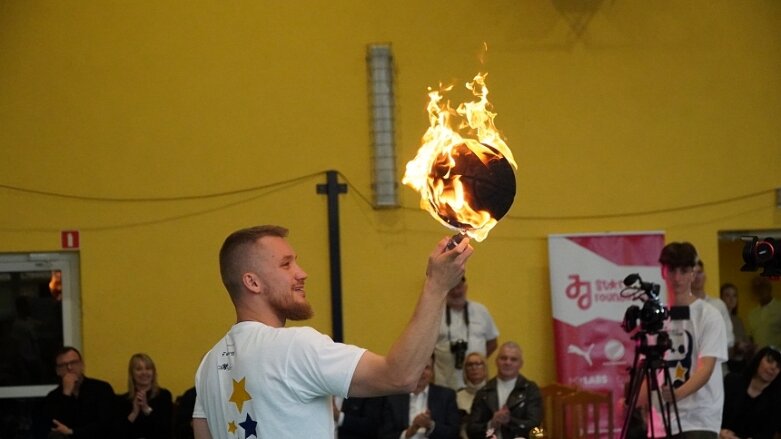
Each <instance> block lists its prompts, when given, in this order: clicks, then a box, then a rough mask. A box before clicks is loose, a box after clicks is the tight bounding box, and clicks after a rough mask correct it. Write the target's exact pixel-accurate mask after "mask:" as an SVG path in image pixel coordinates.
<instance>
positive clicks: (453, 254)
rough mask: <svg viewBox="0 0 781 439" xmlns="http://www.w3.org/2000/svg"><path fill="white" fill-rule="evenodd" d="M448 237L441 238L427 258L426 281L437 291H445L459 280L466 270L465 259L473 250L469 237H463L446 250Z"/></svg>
mask: <svg viewBox="0 0 781 439" xmlns="http://www.w3.org/2000/svg"><path fill="white" fill-rule="evenodd" d="M449 240H450V238H443V239H442V240H441V241H439V243H438V244H437V247H436V248H435V249H434V251H433V253H431V255H430V256H429V258H428V267H427V268H426V282H427V283H430V284H431V286H432V287H434V288H435V289H436V290H437V291H442V292H445V293H447V292H448V291H450V290H451V289H452V288H453V287H455V286H456V285H458V283H459V282H461V278H462V277H464V272H465V270H466V261H467V260H468V259H469V257H470V256H471V255H472V253H473V252H474V248H472V246H471V245H469V241H470V240H469V238H464V239H463V240H461V242H460V243H459V244H458V245H457V246H456V247H455V248H454V249H453V250H447V243H448V241H449Z"/></svg>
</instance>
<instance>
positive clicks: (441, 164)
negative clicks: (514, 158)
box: [430, 141, 515, 229]
mask: <svg viewBox="0 0 781 439" xmlns="http://www.w3.org/2000/svg"><path fill="white" fill-rule="evenodd" d="M467 142H469V141H467ZM472 142H474V144H472V145H471V147H470V146H469V145H467V143H462V144H460V145H458V146H456V147H455V148H453V150H452V151H451V156H452V157H453V159H454V161H455V164H454V165H452V168H451V167H450V163H449V160H448V159H447V157H444V156H443V157H441V160H436V161H435V163H434V165H433V166H432V169H431V174H430V177H431V180H432V182H440V181H441V182H442V183H443V185H444V189H445V191H446V192H449V191H455V189H454V182H455V181H456V180H460V181H461V183H462V185H463V187H464V199H465V201H466V202H467V204H469V206H470V207H471V208H472V209H473V210H476V211H478V210H480V211H487V212H489V213H490V214H491V217H493V218H494V219H495V220H497V221H498V220H499V219H501V218H502V217H503V216H504V215H505V214H507V212H508V211H509V210H510V207H511V206H512V204H513V200H514V199H515V173H514V172H513V168H512V166H511V165H510V163H509V162H508V161H507V159H506V158H505V157H504V156H503V155H502V154H500V153H499V152H498V151H497V150H496V149H495V148H493V147H491V146H490V145H486V144H481V143H479V142H477V141H472ZM473 149H474V150H476V151H477V153H475V151H473ZM486 152H488V153H487V154H486ZM478 154H479V155H478ZM481 157H482V159H481ZM432 205H433V204H432ZM435 209H436V210H437V214H438V215H439V217H440V218H442V219H443V220H444V221H446V222H447V223H448V224H450V225H452V226H454V227H458V228H461V229H470V228H473V226H472V225H469V224H463V223H461V222H459V221H458V220H457V219H456V216H455V214H454V213H453V212H452V210H451V209H450V208H449V206H444V207H441V208H436V207H435Z"/></svg>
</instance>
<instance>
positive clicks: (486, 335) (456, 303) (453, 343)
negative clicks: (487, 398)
mask: <svg viewBox="0 0 781 439" xmlns="http://www.w3.org/2000/svg"><path fill="white" fill-rule="evenodd" d="M466 293H467V283H466V276H464V277H462V278H461V282H459V283H458V285H456V286H455V287H453V288H452V289H451V290H450V291H449V292H448V293H447V306H446V308H445V310H444V315H443V318H442V322H441V323H440V325H439V336H438V338H437V344H436V346H435V348H434V358H435V365H434V383H435V384H437V385H440V386H445V387H449V388H451V389H453V390H456V391H458V390H459V389H460V388H462V387H464V372H463V369H464V357H465V356H466V354H467V353H468V352H478V353H480V354H482V355H483V356H484V357H485V358H488V357H490V356H491V354H492V353H493V352H494V351H495V350H496V339H497V337H499V330H498V329H497V327H496V324H495V323H494V319H493V317H491V314H490V313H489V312H488V309H487V308H486V307H485V306H484V305H482V304H480V303H477V302H473V301H471V300H470V301H467V300H466Z"/></svg>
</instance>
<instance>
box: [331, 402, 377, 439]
mask: <svg viewBox="0 0 781 439" xmlns="http://www.w3.org/2000/svg"><path fill="white" fill-rule="evenodd" d="M383 402H384V399H383V398H382V397H376V398H358V397H352V398H347V399H344V398H339V397H334V400H333V405H334V406H333V408H334V424H335V425H336V426H337V432H336V437H337V438H338V439H376V438H377V431H378V429H379V427H380V419H381V418H382V404H383Z"/></svg>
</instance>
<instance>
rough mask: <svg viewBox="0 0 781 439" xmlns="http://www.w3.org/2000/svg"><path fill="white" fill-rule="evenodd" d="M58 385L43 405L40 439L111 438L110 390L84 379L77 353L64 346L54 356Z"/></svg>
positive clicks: (112, 400) (93, 381) (112, 399)
mask: <svg viewBox="0 0 781 439" xmlns="http://www.w3.org/2000/svg"><path fill="white" fill-rule="evenodd" d="M55 364H56V372H57V376H58V377H59V379H60V385H59V386H57V388H56V389H54V390H52V391H51V392H49V394H48V395H46V398H45V399H44V401H43V413H42V416H41V419H42V422H43V425H41V426H39V427H38V428H37V429H36V430H37V431H38V432H39V434H40V435H41V437H48V438H66V437H67V438H72V439H92V438H95V439H97V438H105V437H113V434H112V433H113V431H112V427H113V419H114V418H113V416H114V413H115V411H114V389H112V388H111V385H110V384H109V383H107V382H105V381H101V380H96V379H93V378H88V377H86V376H84V361H83V360H82V358H81V352H79V351H78V349H76V348H74V347H71V346H66V347H63V348H62V349H60V350H59V352H57V355H56V356H55Z"/></svg>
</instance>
